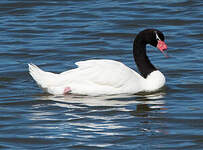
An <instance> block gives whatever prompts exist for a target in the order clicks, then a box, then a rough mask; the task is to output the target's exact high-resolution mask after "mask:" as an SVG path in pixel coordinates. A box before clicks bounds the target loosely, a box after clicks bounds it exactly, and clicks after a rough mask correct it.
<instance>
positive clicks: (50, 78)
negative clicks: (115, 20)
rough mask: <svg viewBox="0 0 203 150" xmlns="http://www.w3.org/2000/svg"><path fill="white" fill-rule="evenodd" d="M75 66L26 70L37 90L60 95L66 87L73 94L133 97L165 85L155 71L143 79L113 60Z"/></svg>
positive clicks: (160, 74) (82, 62) (161, 76)
mask: <svg viewBox="0 0 203 150" xmlns="http://www.w3.org/2000/svg"><path fill="white" fill-rule="evenodd" d="M76 65H77V66H78V68H75V69H72V70H68V71H65V72H62V73H60V74H55V73H51V72H45V71H42V70H41V69H39V68H38V67H37V66H36V65H34V64H29V71H30V74H31V76H32V77H33V78H34V80H35V81H36V82H37V84H38V85H39V86H40V87H42V88H43V89H45V91H47V92H48V93H50V94H54V95H61V94H64V89H65V88H66V87H70V89H71V93H73V94H84V95H103V94H104V95H110V94H124V93H126V94H133V93H137V92H141V91H154V90H157V89H159V88H161V87H162V86H163V85H164V83H165V78H164V76H163V74H162V73H161V72H159V71H154V72H152V73H151V74H150V75H149V76H148V77H147V78H146V79H144V78H143V77H142V76H140V75H139V74H138V73H137V72H135V71H134V70H132V69H131V68H129V67H127V66H126V65H124V64H123V63H120V62H118V61H114V60H87V61H80V62H77V63H76ZM154 79H155V80H154Z"/></svg>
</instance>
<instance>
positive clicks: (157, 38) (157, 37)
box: [154, 31, 161, 41]
mask: <svg viewBox="0 0 203 150" xmlns="http://www.w3.org/2000/svg"><path fill="white" fill-rule="evenodd" d="M154 32H155V35H156V40H157V41H161V39H160V38H159V36H158V34H157V32H156V31H154Z"/></svg>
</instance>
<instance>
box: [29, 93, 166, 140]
mask: <svg viewBox="0 0 203 150" xmlns="http://www.w3.org/2000/svg"><path fill="white" fill-rule="evenodd" d="M164 95H165V93H163V92H160V93H155V94H150V95H130V96H129V95H122V96H121V95H119V96H115V95H114V96H102V97H90V96H78V95H67V96H64V97H57V96H42V97H41V98H40V99H42V100H49V101H50V100H51V101H52V102H54V103H49V104H48V105H49V106H47V107H53V108H56V107H60V108H65V111H63V112H57V111H53V110H52V111H51V112H52V113H53V112H55V114H49V110H48V112H47V111H46V110H45V109H40V107H42V106H41V105H40V104H39V105H37V106H36V105H35V108H37V107H38V108H39V109H40V110H41V112H39V111H38V112H37V113H33V117H32V119H34V120H42V119H40V115H41V118H43V119H44V120H54V118H53V116H55V117H56V118H57V117H58V116H60V115H63V114H62V113H64V115H65V116H66V121H65V122H63V123H62V125H61V126H60V125H59V124H58V127H56V128H55V129H57V128H58V130H59V128H61V127H62V126H63V127H62V128H63V129H64V127H66V129H67V128H73V129H74V130H75V131H74V132H75V133H77V135H75V136H76V137H77V138H79V137H86V138H88V137H90V138H93V137H94V136H93V135H94V134H96V135H103V136H113V135H120V133H121V132H119V131H121V130H129V129H130V128H136V130H138V131H137V133H135V134H138V132H140V131H142V132H156V133H157V132H160V131H161V127H160V124H158V127H159V128H160V129H157V127H156V129H153V128H154V127H153V125H154V122H153V121H152V120H151V118H153V116H152V115H153V114H151V113H150V112H151V111H154V110H162V109H163V108H164V100H163V98H164ZM129 114H130V115H129ZM155 114H156V113H155ZM140 118H141V120H140ZM144 120H145V121H144ZM143 121H144V122H143ZM129 122H131V123H132V125H130V124H129ZM146 124H147V126H146ZM155 124H156V125H157V123H155ZM149 126H150V127H149ZM40 127H41V128H46V126H40ZM38 128H39V126H38ZM47 128H50V126H47ZM73 129H72V130H73ZM64 132H68V131H67V130H65V131H64ZM64 132H62V133H61V136H63V135H64ZM90 132H91V134H90ZM80 133H83V134H82V135H81V134H80ZM67 134H68V135H69V134H70V133H67ZM122 134H123V133H122Z"/></svg>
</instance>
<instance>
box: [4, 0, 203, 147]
mask: <svg viewBox="0 0 203 150" xmlns="http://www.w3.org/2000/svg"><path fill="white" fill-rule="evenodd" d="M202 9H203V2H202V1H200V0H196V1H189V0H171V1H168V2H167V1H159V0H155V1H147V0H144V1H143V0H142V1H141V0H138V1H134V2H127V1H126V2H125V1H121V0H119V1H112V0H103V1H100V0H99V1H92V0H86V1H81V0H77V1H65V0H60V1H54V0H49V1H43V0H41V1H34V0H30V1H22V0H11V1H6V0H1V1H0V60H1V62H0V148H2V149H88V150H89V149H102V150H103V149H104V150H115V149H118V150H119V149H120V150H121V149H125V150H128V149H139V150H140V149H144V150H145V149H149V150H152V149H169V150H171V149H183V150H186V149H203V118H202V116H203V109H202V107H203V101H202V97H203V94H202V93H203V84H202V83H203V76H202V74H203V70H202V68H203V59H202V56H203V51H202V49H203V42H202V41H203V34H202V31H203V26H202V24H203V11H202ZM146 28H156V29H159V30H161V31H163V33H164V34H165V36H166V43H167V45H168V54H169V56H170V58H168V59H166V58H165V57H164V56H163V55H162V54H161V53H160V52H159V51H158V50H157V49H156V48H153V47H151V46H148V47H147V48H148V56H149V57H150V60H151V62H152V63H153V64H154V65H155V66H156V67H157V68H159V70H160V71H161V72H162V73H163V74H164V75H165V77H166V79H167V82H166V86H165V87H164V88H163V89H162V90H160V91H158V92H155V93H151V94H148V95H146V94H142V93H141V94H137V95H133V96H132V95H131V96H129V95H122V96H121V95H120V96H119V95H118V96H111V97H88V96H74V95H69V96H64V97H62V96H61V97H55V96H52V95H49V94H46V93H43V91H41V90H40V88H39V87H38V86H37V85H36V83H35V82H34V81H33V79H32V78H31V76H30V75H29V74H28V68H27V63H34V64H36V65H38V66H40V67H41V68H42V69H44V70H46V71H52V72H56V73H59V72H62V71H65V70H68V69H72V68H74V67H75V65H74V63H75V62H77V61H80V60H86V59H93V58H97V59H98V58H102V59H103V58H105V59H113V60H117V61H121V62H123V63H124V64H126V65H128V66H129V67H131V68H134V69H135V70H137V68H136V66H135V64H134V60H133V57H132V43H133V39H134V37H135V36H136V34H137V33H138V32H139V31H141V30H143V29H146Z"/></svg>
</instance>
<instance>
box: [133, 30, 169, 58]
mask: <svg viewBox="0 0 203 150" xmlns="http://www.w3.org/2000/svg"><path fill="white" fill-rule="evenodd" d="M164 40H165V37H164V34H163V33H162V32H161V31H159V30H157V29H146V30H143V31H141V32H140V33H139V34H138V35H137V37H136V39H135V41H139V42H140V43H142V44H143V45H146V44H150V45H152V46H154V47H157V48H158V49H159V50H160V51H161V52H162V53H164V51H165V50H166V49H167V45H166V44H165V42H164ZM164 55H165V56H166V54H165V53H164Z"/></svg>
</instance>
